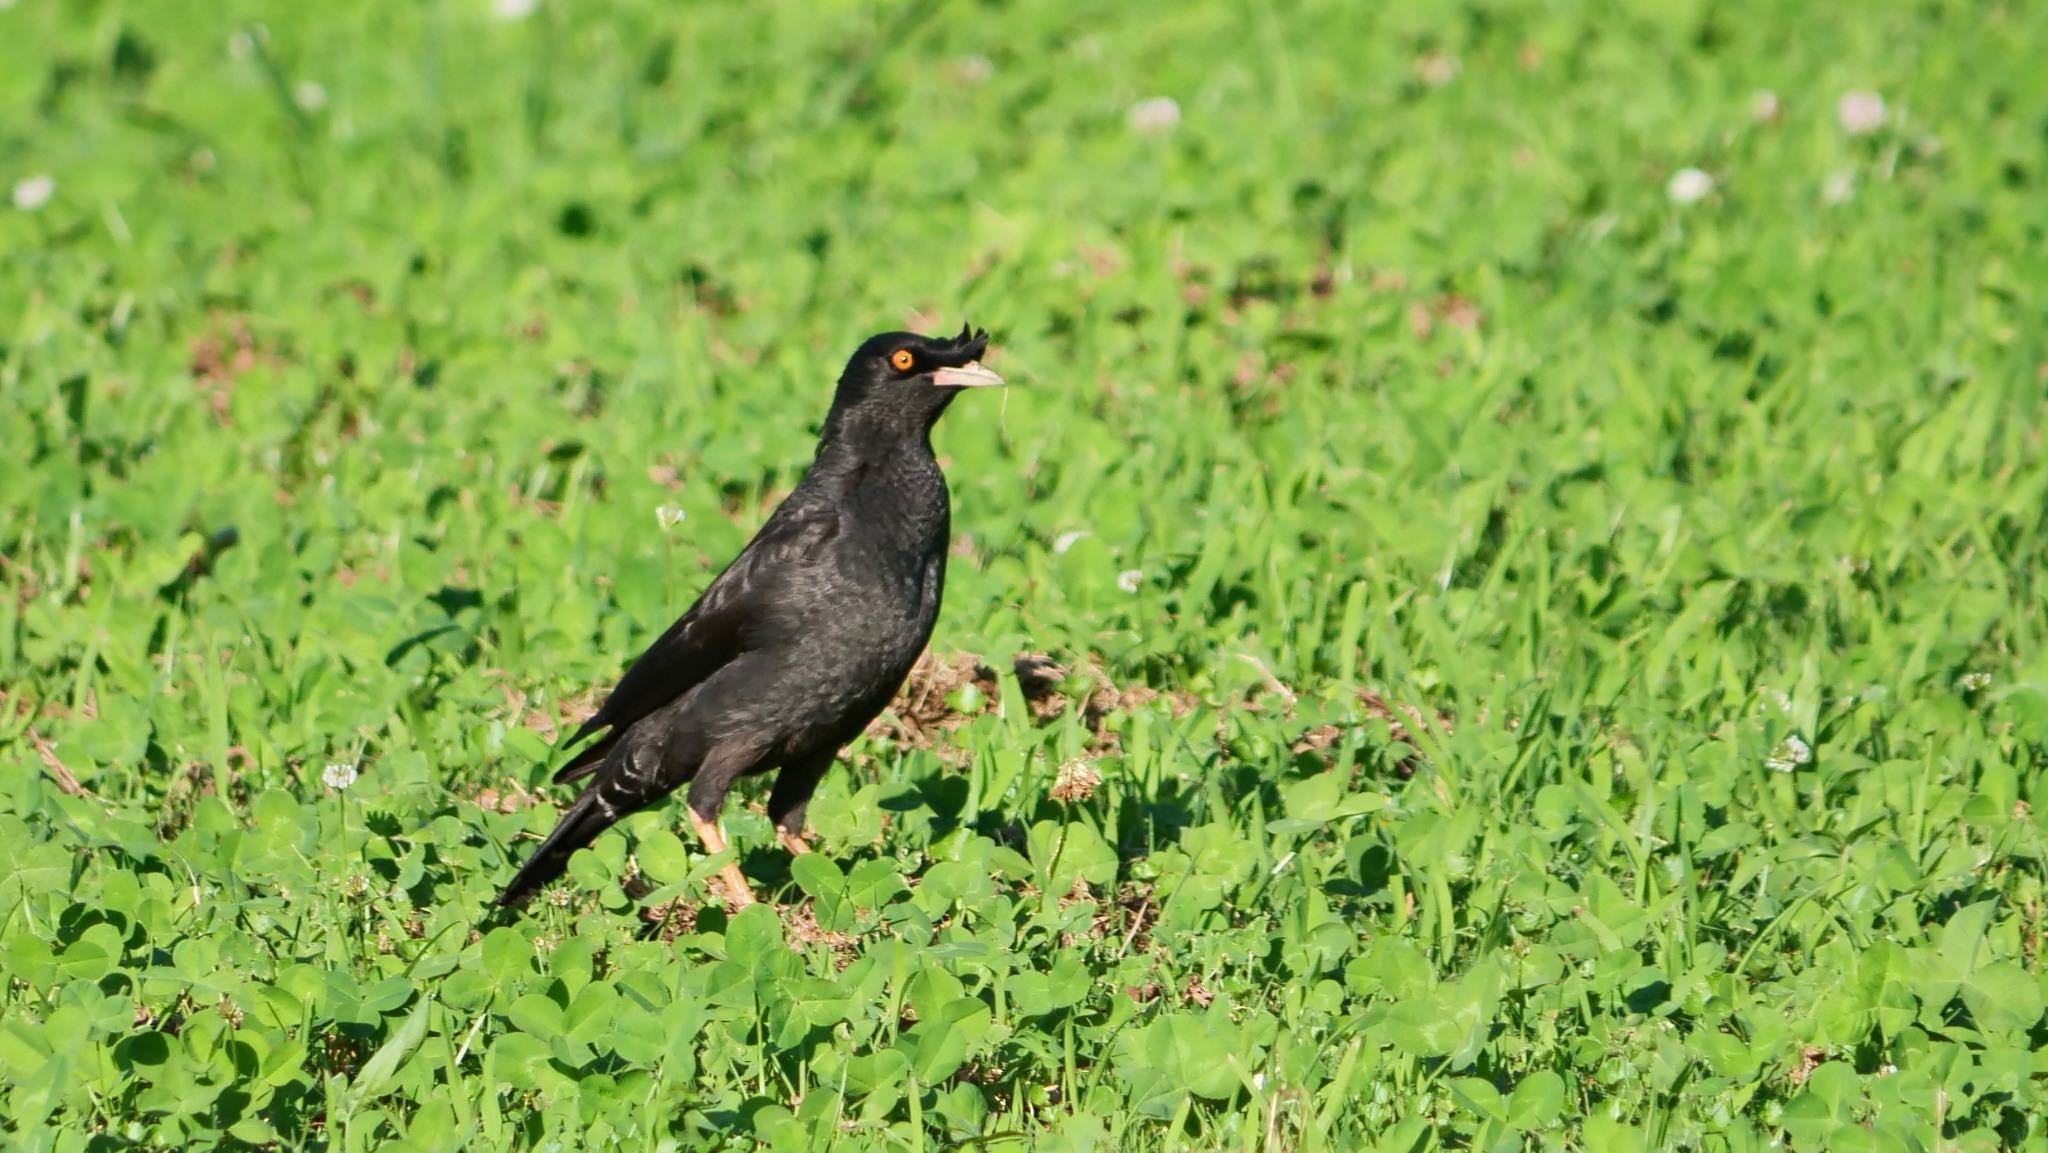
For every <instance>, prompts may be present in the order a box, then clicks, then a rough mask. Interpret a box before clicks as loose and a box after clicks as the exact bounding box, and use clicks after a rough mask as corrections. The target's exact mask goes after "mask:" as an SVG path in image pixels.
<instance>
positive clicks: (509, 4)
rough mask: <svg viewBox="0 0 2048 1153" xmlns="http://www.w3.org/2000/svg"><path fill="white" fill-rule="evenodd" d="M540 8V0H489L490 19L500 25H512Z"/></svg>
mask: <svg viewBox="0 0 2048 1153" xmlns="http://www.w3.org/2000/svg"><path fill="white" fill-rule="evenodd" d="M538 7H540V0H491V19H493V20H496V21H497V22H498V23H500V24H512V23H516V22H518V21H520V20H524V19H526V18H527V17H528V16H531V15H533V10H534V9H536V8H538Z"/></svg>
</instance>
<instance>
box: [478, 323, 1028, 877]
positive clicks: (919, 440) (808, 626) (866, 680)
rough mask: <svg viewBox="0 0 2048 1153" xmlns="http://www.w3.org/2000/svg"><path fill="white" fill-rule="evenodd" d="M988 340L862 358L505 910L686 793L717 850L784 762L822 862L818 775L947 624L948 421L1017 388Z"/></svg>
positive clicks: (776, 817) (613, 722)
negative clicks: (970, 402) (725, 823)
mask: <svg viewBox="0 0 2048 1153" xmlns="http://www.w3.org/2000/svg"><path fill="white" fill-rule="evenodd" d="M987 346H988V334H987V333H986V332H969V331H968V330H967V329H966V328H962V329H961V330H960V335H959V336H957V337H955V338H953V339H951V340H946V339H940V338H932V337H925V336H919V335H916V334H915V333H908V332H890V333H884V334H882V335H880V336H875V337H871V338H869V339H868V340H867V341H866V342H865V343H863V344H862V345H861V346H860V349H859V351H857V352H855V353H854V354H853V358H852V359H851V360H849V361H848V362H847V365H846V371H845V372H844V373H842V374H841V375H840V377H839V387H838V390H837V391H836V392H835V393H834V395H833V398H832V408H831V411H830V412H829V413H828V414H827V416H826V418H825V427H824V431H823V433H822V435H821V436H820V437H819V441H818V451H817V456H816V457H815V458H814V459H813V461H812V462H811V467H810V469H809V471H807V472H806V473H805V474H804V478H803V480H802V481H801V482H799V483H798V484H797V486H796V489H795V490H794V491H792V492H791V493H790V494H789V496H788V497H787V498H786V499H785V500H784V501H783V502H782V504H781V506H780V507H778V508H777V509H776V510H775V512H774V514H773V515H771V516H770V517H769V518H768V523H766V524H764V525H762V526H761V531H760V532H759V533H757V534H756V535H755V537H754V539H753V540H752V541H750V542H749V543H748V544H747V547H746V548H744V549H742V550H741V551H740V554H739V556H737V557H736V558H734V559H733V562H732V564H730V565H729V566H727V567H726V569H725V571H724V572H722V573H720V574H719V575H718V577H717V579H715V580H713V581H712V582H711V585H710V587H708V588H706V589H705V590H704V593H703V595H702V596H700V597H698V598H697V603H696V604H694V605H692V606H690V609H689V611H688V612H685V613H684V614H683V615H682V617H681V618H679V619H678V620H677V621H676V622H675V623H674V624H673V625H670V626H669V629H668V631H667V632H665V633H663V634H662V635H661V638H660V639H659V640H657V641H655V642H654V643H653V644H652V645H650V646H649V647H648V649H647V651H646V652H644V653H642V654H641V655H640V658H639V659H638V660H636V661H634V662H633V665H632V667H630V668H628V669H627V670H626V674H625V676H624V677H623V678H621V679H620V681H619V683H618V686H617V687H616V688H614V689H613V690H612V692H611V695H610V696H609V697H607V698H606V699H605V702H604V704H603V706H602V707H600V708H599V709H598V710H597V712H596V713H595V714H594V715H592V716H591V718H590V719H589V720H587V721H585V722H584V723H583V725H582V727H581V728H579V729H577V730H576V732H575V734H574V735H572V736H571V737H570V739H569V743H570V744H571V745H575V744H579V743H581V742H582V741H584V740H586V739H588V738H590V737H592V736H593V735H596V734H598V733H599V732H600V731H602V734H603V735H602V736H601V737H599V739H598V740H596V741H595V742H593V743H592V744H590V745H588V746H586V747H584V748H583V749H581V750H579V751H578V752H577V753H576V754H575V755H574V756H573V757H572V758H571V759H570V760H569V762H568V764H566V765H564V766H563V768H562V770H561V771H560V772H559V773H557V774H556V776H555V780H556V781H558V782H565V781H574V780H579V779H581V778H585V777H588V778H590V784H589V785H587V786H586V787H585V788H584V790H583V792H582V794H581V795H580V796H578V797H577V798H576V801H575V803H574V804H572V805H571V806H570V807H569V809H568V811H567V812H565V813H564V814H562V819H561V822H560V824H558V825H557V826H556V827H555V831H554V832H552V833H550V834H549V835H548V837H547V839H546V840H545V841H542V842H541V845H540V848H539V849H538V850H536V851H535V852H534V854H533V856H532V858H531V859H529V860H528V861H527V862H526V864H525V866H524V867H522V868H521V869H520V870H519V872H518V874H517V875H515V876H514V877H513V878H512V881H511V883H510V884H508V885H507V886H506V887H505V892H504V894H503V895H502V896H501V897H499V899H498V903H499V904H500V905H510V904H513V903H516V902H518V901H521V900H524V899H525V898H526V897H528V896H529V895H531V894H532V893H533V892H534V891H536V890H537V889H539V888H540V887H541V886H543V885H545V884H547V883H548V882H550V881H552V880H554V879H555V878H556V877H558V876H560V875H561V873H562V870H563V869H564V868H565V867H566V866H567V864H568V861H569V857H570V855H571V854H573V853H574V852H575V851H576V850H578V849H580V848H583V847H584V846H586V845H588V844H589V843H590V842H591V840H592V839H593V838H595V837H596V836H597V834H598V833H600V832H602V831H604V830H605V829H606V828H608V827H610V826H611V825H612V824H613V823H614V822H616V821H618V820H619V819H620V818H622V817H624V816H626V815H627V814H628V813H631V812H634V811H636V810H638V809H641V808H645V807H646V806H648V805H651V804H653V803H655V802H656V801H659V800H660V799H661V798H662V797H664V796H666V795H667V794H668V793H670V792H672V791H674V790H675V789H676V788H678V787H679V786H681V785H683V784H685V783H687V784H688V785H689V792H688V794H687V807H688V810H689V815H690V823H691V825H692V826H693V827H694V828H695V829H696V831H697V834H698V836H699V837H700V838H701V839H702V840H703V841H704V847H705V849H706V850H707V851H709V852H711V853H714V854H715V853H720V852H723V851H725V848H726V845H725V839H724V836H723V835H722V834H721V833H720V831H719V828H718V825H717V820H718V813H719V810H720V808H721V807H722V806H723V805H724V803H725V795H726V792H727V791H728V790H729V789H730V788H731V787H732V784H733V782H734V781H735V780H737V779H739V778H740V777H743V776H746V775H748V774H752V773H762V772H768V771H770V770H775V769H779V770H781V771H780V772H779V773H778V774H777V776H776V778H775V782H774V785H773V787H772V788H771V789H770V790H769V795H768V815H769V817H770V819H771V820H773V821H774V823H775V828H776V834H777V836H778V837H780V838H781V840H782V842H783V844H784V845H786V846H788V848H789V849H790V851H791V852H799V853H800V852H805V851H808V845H807V844H806V843H805V842H804V840H803V828H804V809H805V806H806V805H807V804H808V803H809V802H810V799H811V794H812V792H813V791H815V790H816V789H817V786H818V781H819V779H820V778H821V777H823V776H824V774H825V771H826V770H827V769H828V768H830V767H831V765H832V760H833V758H834V756H835V755H837V753H838V751H839V749H840V747H841V746H842V745H844V744H845V743H846V742H847V741H849V740H851V739H852V738H853V737H854V736H855V735H856V734H858V733H859V732H860V731H861V730H862V729H863V728H865V727H866V726H867V724H868V722H869V721H871V720H873V719H874V718H875V716H876V715H877V714H879V713H880V712H881V711H882V708H883V707H884V706H885V705H887V704H888V703H889V701H890V699H891V698H892V697H894V696H895V694H896V691H897V690H898V689H899V688H900V687H901V686H902V684H903V680H904V678H905V677H906V676H907V675H908V674H909V672H910V668H911V665H912V664H914V663H915V662H916V660H917V657H918V654H919V653H920V652H922V651H923V650H924V646H925V642H926V640H928V639H929V638H930V636H931V632H932V625H933V623H934V622H935V621H936V620H937V619H938V615H939V598H940V592H941V590H942V588H943V586H944V583H945V579H946V547H947V534H948V531H949V528H950V520H951V509H950V501H949V499H948V496H947V492H946V478H945V475H944V474H943V473H942V472H940V470H939V463H938V460H937V458H935V457H934V456H933V455H932V447H931V430H932V427H933V425H934V424H936V423H937V422H938V419H939V416H940V415H941V414H942V413H944V412H945V410H946V406H947V405H949V404H950V403H952V400H953V398H954V397H955V396H957V395H958V394H959V393H960V391H961V389H963V388H970V387H976V386H981V385H995V384H1001V383H1002V378H1001V377H999V376H997V375H996V374H995V373H993V372H990V371H989V370H987V369H985V368H983V367H981V365H980V357H981V355H982V353H983V351H984V350H985V349H986V348H987ZM722 875H723V877H724V879H725V882H726V886H727V888H728V890H729V893H728V896H729V897H730V898H731V899H732V900H733V901H734V902H736V903H742V904H743V903H746V902H748V901H751V900H752V899H753V895H752V893H751V892H750V891H749V890H748V888H747V884H746V880H745V878H743V877H742V876H741V875H740V872H739V867H738V866H737V865H736V864H734V865H728V866H727V867H726V869H725V871H724V873H723V874H722Z"/></svg>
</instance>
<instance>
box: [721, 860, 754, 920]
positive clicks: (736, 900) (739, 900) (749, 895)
mask: <svg viewBox="0 0 2048 1153" xmlns="http://www.w3.org/2000/svg"><path fill="white" fill-rule="evenodd" d="M718 879H719V880H721V881H723V882H725V903H726V904H727V905H728V906H730V907H731V908H732V909H733V911H735V912H737V911H739V910H741V909H744V908H746V907H747V906H748V905H751V904H753V903H754V890H752V889H750V888H748V887H747V879H746V878H745V877H743V876H741V875H740V867H739V866H738V865H736V864H735V865H727V866H726V867H725V868H723V869H720V870H719V871H718Z"/></svg>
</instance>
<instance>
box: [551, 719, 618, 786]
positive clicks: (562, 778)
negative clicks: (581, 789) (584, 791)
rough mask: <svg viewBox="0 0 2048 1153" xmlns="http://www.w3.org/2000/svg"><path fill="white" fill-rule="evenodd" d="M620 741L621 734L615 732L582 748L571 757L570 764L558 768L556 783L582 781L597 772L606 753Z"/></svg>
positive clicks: (579, 738) (563, 783)
mask: <svg viewBox="0 0 2048 1153" xmlns="http://www.w3.org/2000/svg"><path fill="white" fill-rule="evenodd" d="M577 739H578V740H581V739H582V738H581V737H580V736H579V737H578V738H577ZM618 743H619V736H618V734H617V733H616V732H614V733H612V734H610V735H608V736H606V737H605V739H603V740H601V741H599V742H597V743H596V744H594V745H592V746H590V747H589V748H587V749H583V750H581V751H580V752H578V753H577V754H576V755H575V756H573V757H570V758H569V763H568V764H566V765H563V766H562V767H561V768H560V769H558V770H556V772H555V783H556V784H558V785H566V784H568V783H569V782H570V781H580V780H582V779H583V778H584V777H587V776H589V775H590V774H592V773H594V772H596V771H597V766H599V765H601V764H603V763H604V758H605V756H606V754H608V753H610V752H611V751H612V746H613V745H616V744H618Z"/></svg>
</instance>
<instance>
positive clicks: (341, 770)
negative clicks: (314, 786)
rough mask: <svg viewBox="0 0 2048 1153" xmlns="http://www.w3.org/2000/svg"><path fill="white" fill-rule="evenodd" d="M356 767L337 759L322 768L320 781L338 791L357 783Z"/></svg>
mask: <svg viewBox="0 0 2048 1153" xmlns="http://www.w3.org/2000/svg"><path fill="white" fill-rule="evenodd" d="M358 775H359V774H358V773H357V772H356V767H355V766H354V765H352V764H348V763H346V762H343V761H336V762H334V763H333V764H331V765H329V766H327V767H326V768H324V769H322V770H320V782H321V783H322V784H324V785H326V786H327V787H328V788H330V789H333V790H335V791H336V792H339V791H341V790H342V789H346V788H348V787H349V786H350V785H353V784H355V783H356V777H357V776H358Z"/></svg>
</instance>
